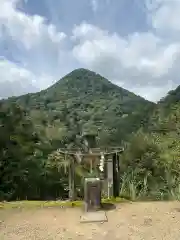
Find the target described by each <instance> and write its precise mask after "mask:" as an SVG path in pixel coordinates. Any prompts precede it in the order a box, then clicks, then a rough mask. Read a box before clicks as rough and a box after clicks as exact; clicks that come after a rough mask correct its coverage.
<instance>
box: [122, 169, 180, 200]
mask: <svg viewBox="0 0 180 240" xmlns="http://www.w3.org/2000/svg"><path fill="white" fill-rule="evenodd" d="M120 197H124V198H127V199H130V200H132V201H137V200H180V177H177V176H174V175H173V174H172V173H171V172H166V174H165V176H164V177H161V181H159V179H157V181H156V180H155V179H153V177H152V176H150V175H148V174H146V175H145V176H144V177H143V178H140V177H139V175H138V174H137V173H135V172H131V173H124V174H123V176H122V177H121V186H120Z"/></svg>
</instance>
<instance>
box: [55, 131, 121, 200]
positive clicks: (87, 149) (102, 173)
mask: <svg viewBox="0 0 180 240" xmlns="http://www.w3.org/2000/svg"><path fill="white" fill-rule="evenodd" d="M82 137H83V140H84V144H83V148H82V149H78V148H71V149H65V148H60V149H58V152H59V153H62V154H63V155H64V156H65V155H68V156H71V157H72V158H71V159H70V160H69V199H70V200H71V201H74V200H75V198H76V196H75V161H77V162H78V163H79V164H81V163H82V162H83V161H86V159H87V158H88V161H90V162H91V169H92V165H93V160H98V161H99V164H98V165H99V166H98V167H99V177H100V178H101V179H102V180H103V182H104V184H103V185H104V186H103V189H104V190H105V191H106V192H107V197H108V198H110V197H112V196H114V197H117V196H118V195H119V186H117V185H118V183H119V181H118V180H119V179H118V178H119V170H120V162H119V154H120V153H122V152H123V150H124V149H123V148H122V147H108V148H96V135H95V134H87V133H84V134H83V135H82ZM117 188H118V189H117Z"/></svg>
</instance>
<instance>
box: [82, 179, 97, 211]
mask: <svg viewBox="0 0 180 240" xmlns="http://www.w3.org/2000/svg"><path fill="white" fill-rule="evenodd" d="M84 184H85V185H84V201H85V212H88V211H97V210H99V209H101V180H100V179H99V178H85V183H84Z"/></svg>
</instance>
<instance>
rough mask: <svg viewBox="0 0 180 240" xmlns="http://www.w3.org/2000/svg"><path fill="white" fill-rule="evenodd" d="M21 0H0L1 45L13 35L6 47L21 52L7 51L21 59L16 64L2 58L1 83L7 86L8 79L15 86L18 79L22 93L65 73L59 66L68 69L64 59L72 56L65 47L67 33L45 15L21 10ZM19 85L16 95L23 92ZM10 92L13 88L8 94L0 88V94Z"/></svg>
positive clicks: (0, 64)
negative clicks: (31, 14) (30, 13)
mask: <svg viewBox="0 0 180 240" xmlns="http://www.w3.org/2000/svg"><path fill="white" fill-rule="evenodd" d="M20 3H21V2H20V1H19V0H0V47H2V46H1V45H2V44H3V42H6V38H8V39H10V40H9V41H10V46H8V47H7V48H9V47H11V46H13V45H14V46H16V48H17V49H18V52H15V53H14V52H13V51H14V49H13V47H12V49H7V51H8V52H10V54H11V55H12V56H13V54H14V55H15V56H13V58H15V59H18V60H19V61H20V64H17V63H15V62H13V61H12V62H11V61H10V60H7V59H2V58H1V59H0V69H1V80H0V83H1V86H2V82H3V86H5V85H4V84H5V82H7V84H9V83H10V82H11V84H12V83H13V86H14V85H15V84H14V82H15V83H16V85H17V86H19V89H21V90H22V93H25V92H28V91H29V92H32V91H34V90H35V89H36V90H39V89H44V88H46V87H48V86H49V85H51V84H52V83H54V81H55V80H58V79H59V78H60V76H62V74H63V71H62V70H61V69H60V68H59V66H63V64H64V65H65V66H64V71H65V72H66V69H67V67H66V62H65V61H66V60H68V58H69V52H68V50H67V49H66V47H67V45H66V34H65V33H64V32H59V31H58V30H57V28H56V26H54V25H53V24H48V23H47V21H46V19H45V18H44V17H42V16H39V15H33V16H30V15H28V14H25V13H24V12H22V11H20V10H19V9H18V8H17V6H18V4H20ZM17 54H19V55H17ZM0 57H1V56H0ZM24 66H25V67H24ZM26 85H27V87H26ZM22 86H23V87H22ZM17 88H18V87H17ZM17 88H16V90H14V92H17V94H16V95H18V94H20V92H21V91H19V90H18V91H17ZM28 88H29V89H28ZM6 90H7V89H6ZM11 94H12V92H11V91H9V94H8V93H7V92H4V93H3V91H1V96H0V97H4V96H11ZM13 94H14V93H13Z"/></svg>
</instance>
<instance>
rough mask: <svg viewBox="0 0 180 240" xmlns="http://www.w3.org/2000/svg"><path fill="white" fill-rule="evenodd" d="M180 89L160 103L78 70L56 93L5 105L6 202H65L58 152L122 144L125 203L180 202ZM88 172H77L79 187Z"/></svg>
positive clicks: (1, 174)
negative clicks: (87, 142) (91, 143)
mask: <svg viewBox="0 0 180 240" xmlns="http://www.w3.org/2000/svg"><path fill="white" fill-rule="evenodd" d="M179 96H180V87H178V88H177V89H176V90H174V91H171V92H170V93H169V94H168V95H167V96H166V97H165V98H164V99H162V100H161V101H160V102H159V103H157V104H154V103H151V102H149V101H147V100H145V99H143V98H142V97H140V96H137V95H135V94H134V93H131V92H129V91H127V90H125V89H123V88H121V87H118V86H116V85H114V84H112V83H111V82H110V81H108V80H107V79H105V78H103V77H102V76H100V75H99V74H96V73H94V72H91V71H89V70H86V69H78V70H75V71H73V72H71V73H70V74H68V75H67V76H65V77H64V78H62V79H61V80H60V81H58V82H57V83H56V84H55V85H53V86H51V87H50V88H48V89H46V90H43V91H41V92H38V93H34V94H27V95H23V96H20V97H12V98H9V99H7V100H2V101H1V102H0V198H1V199H7V200H11V199H18V198H20V199H25V198H27V199H42V198H46V199H47V198H63V197H64V196H66V195H67V182H68V178H67V171H66V167H67V161H66V160H64V159H62V156H60V155H59V154H58V153H57V152H56V149H57V148H59V147H71V146H80V145H81V139H80V135H81V133H82V132H83V131H87V132H95V133H97V134H98V140H99V141H98V144H99V145H100V146H107V145H108V146H113V145H124V147H125V151H124V153H123V155H122V156H121V179H120V181H121V187H120V194H121V196H126V197H128V198H131V199H138V198H141V199H142V198H151V199H165V198H166V199H170V198H171V199H172V198H173V199H179V198H180V162H179V159H180V143H179V142H180V141H179V134H180V101H179V100H180V99H179ZM82 175H83V172H82V171H81V169H79V167H77V166H76V183H77V185H78V186H80V185H81V177H82Z"/></svg>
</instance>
